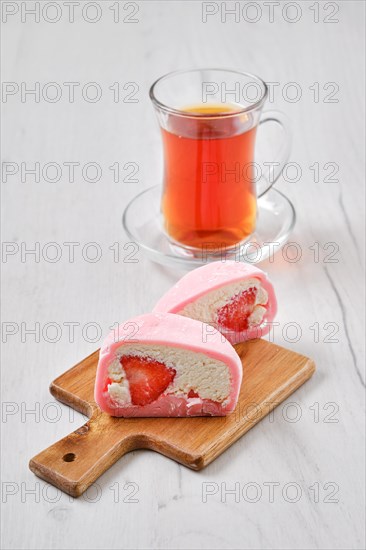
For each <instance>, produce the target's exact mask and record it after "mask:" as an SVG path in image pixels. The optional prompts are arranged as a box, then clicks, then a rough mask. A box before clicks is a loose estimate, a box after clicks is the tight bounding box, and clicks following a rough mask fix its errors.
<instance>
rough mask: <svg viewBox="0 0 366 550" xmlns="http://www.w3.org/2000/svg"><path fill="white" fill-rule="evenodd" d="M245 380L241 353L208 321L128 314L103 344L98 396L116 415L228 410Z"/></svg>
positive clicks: (205, 413) (212, 413)
mask: <svg viewBox="0 0 366 550" xmlns="http://www.w3.org/2000/svg"><path fill="white" fill-rule="evenodd" d="M241 381H242V364H241V361H240V358H239V356H238V355H237V353H236V352H235V350H234V349H233V347H232V346H231V345H230V343H229V342H228V341H227V340H226V339H225V338H223V337H222V335H221V334H220V333H219V332H217V331H212V329H211V327H210V326H208V325H206V324H205V323H201V322H199V321H196V320H193V319H189V318H188V317H182V316H180V315H174V314H170V313H149V314H145V315H140V316H138V317H135V318H133V319H129V320H128V321H126V322H125V323H123V324H121V325H120V326H119V327H118V330H115V331H113V332H112V333H110V334H109V336H108V337H107V339H106V340H105V341H104V343H103V346H102V348H101V350H100V357H99V363H98V368H97V376H96V384H95V400H96V402H97V403H98V405H99V407H100V408H101V409H102V410H103V411H104V412H106V413H108V414H110V415H112V416H123V417H152V416H153V417H156V416H160V417H170V416H172V417H174V416H175V417H177V416H178V417H184V416H223V415H226V414H228V413H230V412H232V411H233V410H234V408H235V405H236V403H237V400H238V395H239V390H240V385H241Z"/></svg>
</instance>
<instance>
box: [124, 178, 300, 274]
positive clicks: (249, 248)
mask: <svg viewBox="0 0 366 550" xmlns="http://www.w3.org/2000/svg"><path fill="white" fill-rule="evenodd" d="M161 193H162V187H161V186H160V185H156V186H154V187H150V188H149V189H146V190H145V191H142V193H140V194H139V195H137V196H136V197H134V198H133V199H132V201H131V202H130V203H129V204H128V205H127V207H126V209H125V211H124V213H123V217H122V225H123V227H124V230H125V231H126V233H127V235H128V237H129V238H130V239H131V241H133V242H135V243H136V244H137V245H138V246H139V247H140V249H141V250H142V251H143V252H144V253H145V254H146V255H147V256H148V257H149V258H150V259H151V260H153V261H154V262H158V263H160V264H163V265H167V266H170V267H176V268H180V269H192V268H195V267H199V266H201V265H205V264H206V263H208V262H212V261H217V260H225V259H226V260H235V261H241V262H248V263H253V264H258V263H260V262H263V261H264V260H266V259H267V258H268V257H269V256H270V255H273V254H274V253H276V252H278V250H280V248H281V247H282V246H283V245H284V244H285V243H286V241H287V240H288V237H289V235H290V233H291V231H292V229H293V227H294V225H295V221H296V213H295V208H294V206H293V204H292V203H291V201H290V200H289V199H288V198H287V197H286V196H285V195H283V194H282V193H281V192H280V191H278V190H277V189H274V188H272V189H270V190H269V191H268V192H267V193H266V194H265V195H264V196H263V197H261V198H260V199H258V219H257V227H256V230H255V232H254V233H253V234H252V235H251V236H250V237H248V239H246V240H245V241H244V242H241V243H238V244H237V245H236V246H235V247H233V248H231V249H230V250H223V251H220V252H210V251H209V250H201V249H199V250H197V249H190V248H186V247H184V246H183V245H179V244H178V243H174V242H173V241H171V240H170V239H169V237H168V235H167V234H166V233H165V232H164V227H163V219H162V214H161V211H160V203H161Z"/></svg>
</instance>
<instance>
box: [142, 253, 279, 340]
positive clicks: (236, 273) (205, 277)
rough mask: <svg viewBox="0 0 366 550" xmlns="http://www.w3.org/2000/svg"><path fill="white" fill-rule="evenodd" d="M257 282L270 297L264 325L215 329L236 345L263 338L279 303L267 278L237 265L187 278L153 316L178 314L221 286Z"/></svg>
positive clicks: (214, 266)
mask: <svg viewBox="0 0 366 550" xmlns="http://www.w3.org/2000/svg"><path fill="white" fill-rule="evenodd" d="M251 278H256V279H259V280H260V281H261V284H262V287H263V288H264V289H265V290H266V291H267V293H268V303H267V305H266V309H267V311H266V313H265V315H264V318H263V321H262V324H261V325H260V326H257V327H251V328H249V329H247V330H245V331H242V332H234V331H227V330H225V329H224V328H223V327H218V326H216V328H217V329H218V330H220V331H221V333H222V334H223V335H224V336H225V337H226V338H227V339H228V340H229V342H231V343H232V344H233V345H234V344H237V343H239V342H243V341H244V340H251V339H252V338H261V337H262V336H265V335H266V334H268V332H269V331H270V329H271V323H272V321H273V319H274V318H275V315H276V313H277V300H276V295H275V291H274V288H273V286H272V283H271V282H270V280H269V279H268V277H267V274H266V273H265V272H264V271H262V270H261V269H259V268H258V267H255V266H254V265H251V264H245V263H242V262H235V261H222V262H221V261H219V262H212V263H209V264H206V265H204V266H202V267H199V268H197V269H194V270H193V271H190V272H189V273H187V274H186V275H184V276H183V277H182V278H181V279H180V280H179V281H178V282H177V283H176V284H175V285H174V286H173V287H172V288H171V289H170V290H168V291H167V292H166V293H165V294H164V295H163V296H162V297H161V298H160V300H159V301H158V303H157V304H156V306H155V307H154V309H153V311H154V312H159V311H160V312H169V313H178V312H179V311H181V310H182V309H183V308H184V307H185V306H186V305H187V304H190V303H191V302H194V301H195V300H197V299H198V298H200V297H201V296H203V295H204V294H207V293H208V292H212V291H213V290H216V289H218V288H220V287H222V286H225V285H229V284H232V283H236V282H238V281H242V280H245V279H251Z"/></svg>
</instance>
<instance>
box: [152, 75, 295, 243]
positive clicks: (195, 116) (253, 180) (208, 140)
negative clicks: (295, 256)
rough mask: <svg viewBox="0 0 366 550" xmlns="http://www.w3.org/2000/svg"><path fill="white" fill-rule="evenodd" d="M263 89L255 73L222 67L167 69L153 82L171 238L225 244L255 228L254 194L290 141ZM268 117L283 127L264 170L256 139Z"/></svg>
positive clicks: (277, 168) (276, 169) (271, 176)
mask: <svg viewBox="0 0 366 550" xmlns="http://www.w3.org/2000/svg"><path fill="white" fill-rule="evenodd" d="M267 95H268V88H267V85H266V84H265V82H263V80H261V79H260V78H258V77H257V76H254V75H251V74H248V73H241V72H237V71H232V70H226V69H197V70H189V71H177V72H172V73H169V74H167V75H165V76H163V77H161V78H159V79H158V80H157V81H156V82H155V83H154V84H153V85H152V86H151V89H150V98H151V100H152V102H153V105H154V107H155V110H156V113H157V116H158V120H159V124H160V127H161V131H162V139H163V147H164V183H163V194H162V203H161V210H162V214H163V219H164V230H165V232H166V234H167V236H168V238H169V240H170V241H171V242H172V243H173V244H174V245H176V246H178V247H183V248H185V249H189V250H190V251H195V250H201V251H202V249H204V248H205V249H207V247H209V248H210V250H212V251H215V250H221V251H222V249H228V250H230V249H232V248H233V247H236V246H237V245H238V244H239V243H243V242H245V241H247V240H248V239H249V238H250V236H251V235H252V233H253V232H254V230H255V226H256V219H257V198H259V197H261V196H263V195H264V194H265V193H266V192H267V191H268V190H269V189H270V188H271V187H272V185H273V184H274V183H275V181H276V180H277V179H278V177H279V176H280V174H281V172H282V170H283V167H284V165H285V163H286V162H287V159H288V156H289V152H290V142H291V139H290V131H289V128H288V123H287V119H286V117H285V115H283V114H282V113H280V112H277V111H276V112H275V111H270V112H265V113H262V108H263V105H264V103H265V101H266V98H267ZM267 122H272V123H275V124H277V125H279V126H280V127H281V130H282V134H283V135H282V139H281V144H280V147H279V153H278V158H277V159H276V160H274V161H273V160H272V161H271V162H267V163H265V164H266V173H263V170H261V168H260V167H259V165H258V164H256V162H255V143H256V134H257V129H258V126H261V125H262V124H264V123H267ZM258 169H260V177H258V171H259V170H258Z"/></svg>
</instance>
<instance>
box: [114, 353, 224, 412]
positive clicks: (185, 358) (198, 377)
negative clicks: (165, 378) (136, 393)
mask: <svg viewBox="0 0 366 550" xmlns="http://www.w3.org/2000/svg"><path fill="white" fill-rule="evenodd" d="M124 355H134V356H141V357H145V358H146V357H149V358H151V359H153V360H156V361H160V362H161V363H164V365H166V366H167V367H171V368H173V369H174V370H175V371H176V374H175V377H174V380H173V382H172V384H171V385H170V386H169V387H168V388H167V389H166V390H165V394H167V395H176V396H178V397H179V396H181V397H182V396H185V397H186V396H187V394H188V393H189V391H190V390H193V391H194V392H196V393H197V394H198V395H199V397H200V398H201V399H212V400H213V401H217V402H220V403H224V402H225V400H227V399H228V397H229V394H230V386H231V380H230V371H229V369H228V367H227V365H225V363H223V362H222V361H218V360H215V359H213V358H212V357H209V356H207V355H205V354H204V353H196V352H194V351H190V350H185V349H182V348H176V347H173V346H150V345H148V344H140V345H133V344H130V345H125V346H121V347H120V348H119V349H118V350H117V353H116V359H115V360H114V361H112V363H111V364H110V365H109V367H108V376H109V378H111V380H113V382H112V383H111V384H109V385H108V393H109V395H110V397H111V399H112V400H113V401H114V402H116V404H121V405H122V404H124V405H125V404H128V403H131V396H130V391H129V384H128V380H127V377H126V373H125V372H124V370H123V367H122V365H121V362H120V359H121V357H123V356H124ZM192 399H197V398H192Z"/></svg>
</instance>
